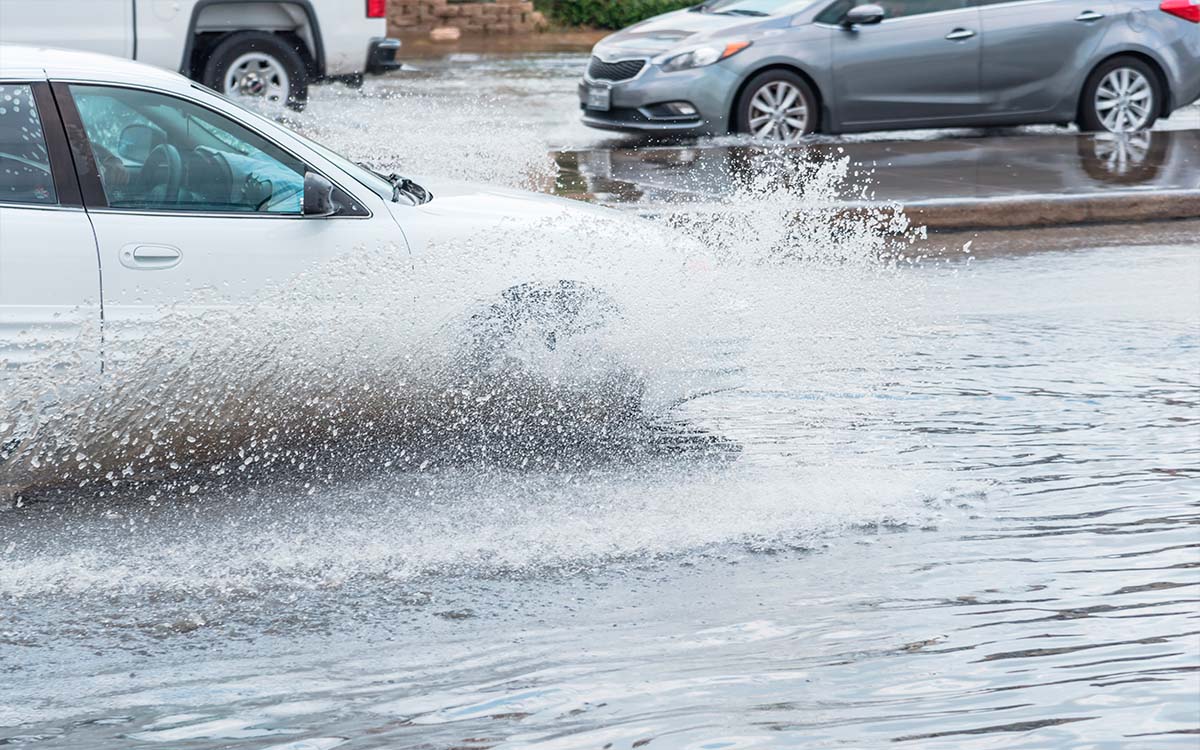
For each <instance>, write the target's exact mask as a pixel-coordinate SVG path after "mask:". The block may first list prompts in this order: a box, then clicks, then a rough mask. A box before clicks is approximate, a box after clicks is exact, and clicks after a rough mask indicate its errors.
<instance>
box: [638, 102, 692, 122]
mask: <svg viewBox="0 0 1200 750" xmlns="http://www.w3.org/2000/svg"><path fill="white" fill-rule="evenodd" d="M642 111H643V112H645V114H646V115H647V116H649V117H650V118H651V119H662V120H671V119H679V118H681V117H687V118H692V117H695V116H696V115H697V114H698V113H697V112H696V108H695V107H694V106H693V105H692V103H691V102H664V103H663V104H654V105H651V106H649V107H645V108H644V109H643V110H642Z"/></svg>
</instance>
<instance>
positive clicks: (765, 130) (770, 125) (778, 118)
mask: <svg viewBox="0 0 1200 750" xmlns="http://www.w3.org/2000/svg"><path fill="white" fill-rule="evenodd" d="M793 92H794V94H793ZM780 97H782V99H780ZM768 110H769V111H768ZM734 123H735V125H736V127H737V131H738V132H739V133H747V134H749V135H752V136H754V137H755V138H761V139H762V140H766V141H771V142H775V143H795V142H796V141H798V140H800V139H801V138H803V137H804V136H806V135H809V134H811V133H815V132H817V128H818V126H820V124H821V111H820V109H819V108H818V105H817V96H816V94H815V93H813V90H812V87H811V86H809V85H808V82H807V81H805V80H804V79H803V78H801V77H800V76H798V75H796V74H795V73H793V72H791V71H790V70H767V71H764V72H762V73H759V74H758V75H756V76H754V77H753V78H751V79H750V81H749V83H747V84H746V87H745V88H744V89H743V90H742V94H741V96H739V97H738V102H737V112H736V116H735V118H734Z"/></svg>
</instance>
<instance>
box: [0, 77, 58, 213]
mask: <svg viewBox="0 0 1200 750" xmlns="http://www.w3.org/2000/svg"><path fill="white" fill-rule="evenodd" d="M0 172H2V173H3V174H4V180H3V182H2V183H0V203H5V202H6V203H42V204H53V203H56V202H57V197H56V195H55V192H54V179H53V177H52V175H51V172H50V157H49V155H48V154H47V152H46V141H45V138H44V136H43V135H42V121H41V119H40V118H39V117H38V112H37V107H35V106H34V103H33V91H32V89H31V88H30V87H29V86H28V85H12V84H4V85H0Z"/></svg>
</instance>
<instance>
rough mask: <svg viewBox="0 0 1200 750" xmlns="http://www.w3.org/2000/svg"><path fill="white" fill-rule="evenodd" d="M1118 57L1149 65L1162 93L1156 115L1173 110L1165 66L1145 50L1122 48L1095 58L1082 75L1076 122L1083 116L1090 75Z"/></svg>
mask: <svg viewBox="0 0 1200 750" xmlns="http://www.w3.org/2000/svg"><path fill="white" fill-rule="evenodd" d="M1120 57H1132V58H1133V59H1135V60H1140V61H1142V62H1144V63H1146V64H1147V65H1149V66H1150V70H1151V71H1153V73H1154V77H1155V78H1156V79H1157V80H1158V87H1159V90H1160V91H1161V92H1162V95H1163V96H1162V102H1161V103H1160V104H1159V107H1158V113H1157V115H1158V117H1167V116H1169V115H1170V114H1171V112H1173V111H1174V110H1175V105H1174V92H1173V91H1171V82H1170V81H1169V80H1168V79H1167V71H1166V68H1165V67H1163V64H1162V63H1161V62H1159V60H1158V58H1156V57H1155V56H1154V55H1152V54H1150V53H1149V52H1147V51H1145V50H1139V49H1123V50H1120V51H1117V52H1112V53H1110V54H1108V55H1105V56H1104V57H1103V58H1101V59H1100V60H1097V61H1096V64H1095V65H1093V66H1092V67H1091V69H1090V70H1088V73H1087V75H1086V76H1084V78H1083V84H1082V85H1081V86H1080V87H1079V98H1078V101H1077V102H1076V104H1075V119H1076V122H1078V121H1079V120H1080V119H1081V118H1082V117H1083V107H1084V104H1085V102H1084V95H1085V94H1086V93H1087V87H1088V81H1090V80H1091V79H1092V76H1093V75H1095V73H1096V71H1097V70H1099V69H1100V67H1101V66H1103V65H1106V64H1107V63H1110V62H1112V61H1113V60H1116V59H1117V58H1120Z"/></svg>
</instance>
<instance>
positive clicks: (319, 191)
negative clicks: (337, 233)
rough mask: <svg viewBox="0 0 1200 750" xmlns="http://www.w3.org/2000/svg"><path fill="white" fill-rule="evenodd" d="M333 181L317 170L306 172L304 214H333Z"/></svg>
mask: <svg viewBox="0 0 1200 750" xmlns="http://www.w3.org/2000/svg"><path fill="white" fill-rule="evenodd" d="M335 211H336V209H335V208H334V205H333V183H332V182H330V181H329V180H327V179H325V177H324V176H322V175H319V174H317V173H316V172H305V173H304V215H305V216H333V214H334V213H335Z"/></svg>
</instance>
